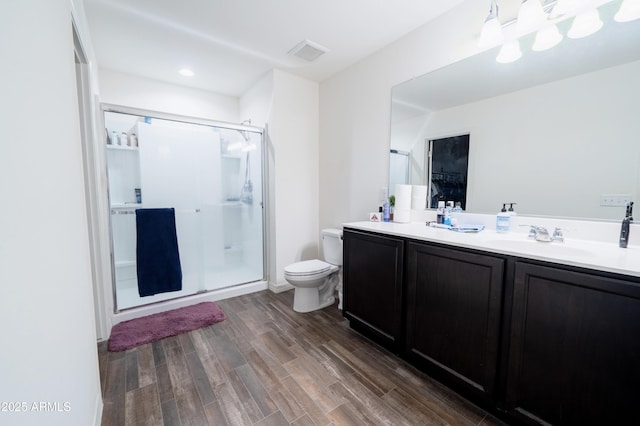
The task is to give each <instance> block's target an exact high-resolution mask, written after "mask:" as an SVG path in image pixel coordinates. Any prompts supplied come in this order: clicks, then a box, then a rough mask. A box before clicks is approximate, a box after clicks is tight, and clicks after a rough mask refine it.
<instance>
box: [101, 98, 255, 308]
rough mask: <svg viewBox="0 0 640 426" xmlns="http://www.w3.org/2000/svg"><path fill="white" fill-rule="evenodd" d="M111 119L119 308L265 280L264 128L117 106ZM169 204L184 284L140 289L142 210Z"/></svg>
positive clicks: (107, 119) (113, 227) (111, 187)
mask: <svg viewBox="0 0 640 426" xmlns="http://www.w3.org/2000/svg"><path fill="white" fill-rule="evenodd" d="M105 124H106V127H107V135H110V136H111V137H110V138H109V139H108V143H107V166H108V176H109V194H110V203H111V218H112V220H111V239H112V247H113V259H114V265H113V266H114V272H115V274H114V293H115V298H116V305H117V308H116V310H122V309H128V308H132V307H136V306H141V305H145V304H149V303H154V302H158V301H163V300H168V299H174V298H177V297H183V296H188V295H192V294H195V293H200V292H206V291H212V290H217V289H221V288H228V287H231V286H235V285H240V284H244V283H248V282H254V281H260V280H263V279H264V275H265V274H264V264H265V262H264V211H265V210H264V203H263V161H262V155H263V149H262V140H263V138H262V131H261V129H257V128H254V127H250V126H233V125H230V126H227V125H221V124H217V123H211V124H209V123H206V122H197V123H192V122H187V121H184V120H182V121H179V120H177V119H173V118H172V119H166V118H165V117H163V118H155V117H149V116H143V115H140V114H130V113H126V112H122V111H113V110H111V111H105ZM115 135H120V137H119V138H116V136H115ZM123 142H124V144H123ZM166 208H171V209H173V211H174V214H175V232H176V235H177V244H178V252H179V258H180V259H179V261H180V266H181V270H182V289H181V290H179V291H170V292H160V293H157V294H154V295H152V296H140V295H139V294H138V287H137V286H138V284H137V283H138V280H137V278H138V277H137V273H138V271H137V259H136V256H137V253H136V242H137V241H136V239H137V238H138V236H137V233H136V220H135V218H136V211H137V210H138V209H166Z"/></svg>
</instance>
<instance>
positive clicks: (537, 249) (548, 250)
mask: <svg viewBox="0 0 640 426" xmlns="http://www.w3.org/2000/svg"><path fill="white" fill-rule="evenodd" d="M487 243H488V244H491V245H492V246H494V247H496V248H503V249H505V250H513V251H522V252H526V253H527V254H534V253H535V254H541V255H549V256H563V255H565V256H594V255H595V253H593V252H592V251H590V250H585V249H581V248H578V247H572V246H567V245H566V244H565V243H554V242H549V243H547V242H540V241H535V240H531V239H526V240H490V241H487Z"/></svg>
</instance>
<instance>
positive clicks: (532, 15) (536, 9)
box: [516, 0, 547, 34]
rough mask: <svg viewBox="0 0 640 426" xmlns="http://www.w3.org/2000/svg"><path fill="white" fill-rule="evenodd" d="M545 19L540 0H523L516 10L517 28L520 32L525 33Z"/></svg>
mask: <svg viewBox="0 0 640 426" xmlns="http://www.w3.org/2000/svg"><path fill="white" fill-rule="evenodd" d="M546 19H547V15H546V14H545V13H544V10H543V9H542V4H541V3H540V0H523V2H522V4H521V5H520V10H519V11H518V21H517V24H516V25H517V28H518V32H519V33H520V34H527V33H529V32H531V31H533V30H535V29H538V28H540V26H541V25H542V23H543V22H544V21H545V20H546Z"/></svg>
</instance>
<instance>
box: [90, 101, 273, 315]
mask: <svg viewBox="0 0 640 426" xmlns="http://www.w3.org/2000/svg"><path fill="white" fill-rule="evenodd" d="M108 112H111V113H116V114H128V115H137V116H139V117H149V118H152V119H153V118H156V119H161V120H167V121H174V122H178V123H186V124H196V125H202V126H210V127H218V128H223V129H228V130H236V131H238V132H241V134H242V132H244V131H248V132H252V133H258V134H260V144H261V152H260V163H261V169H262V179H261V180H262V182H261V183H262V185H261V190H262V203H261V206H260V207H261V211H262V280H263V281H266V280H268V269H267V268H268V254H267V236H268V229H267V224H268V223H269V221H268V218H267V215H268V211H269V210H268V205H269V199H268V195H269V193H268V186H267V185H268V180H269V177H268V170H267V164H268V162H267V159H266V155H267V149H266V148H267V147H266V140H267V137H266V132H267V131H266V128H262V127H256V126H251V125H247V124H243V123H244V122H243V123H241V124H236V123H229V122H224V121H217V120H207V119H202V118H196V117H190V116H183V115H179V114H171V113H165V112H160V111H153V110H147V109H142V108H134V107H127V106H123V105H117V104H109V103H100V120H99V121H100V125H101V127H100V128H101V129H105V113H108ZM101 134H102V139H103V147H106V146H107V134H106V132H104V131H101ZM105 149H106V148H105ZM104 166H105V174H106V182H107V184H106V196H107V204H108V207H109V210H110V211H111V194H110V187H109V184H108V182H109V167H108V163H107V161H106V152H105V162H104ZM110 211H109V214H108V217H109V247H110V263H111V264H110V268H111V291H112V297H113V313H114V314H119V313H122V312H125V311H129V310H133V309H138V308H142V307H145V306H151V305H160V304H163V303H167V302H169V301H174V300H179V299H184V298H188V297H192V296H194V295H196V294H197V295H201V294H204V293H211V292H216V291H220V290H224V289H229V288H232V287H237V286H241V285H244V284H246V283H238V284H234V285H231V286H228V287H224V288H221V289H213V290H207V289H205V290H199V291H197V292H196V293H194V294H189V295H181V296H177V297H175V298H167V299H164V300H161V301H156V302H150V303H148V304H142V305H137V306H133V307H128V308H123V309H119V308H118V297H117V289H116V270H115V269H116V266H115V252H114V241H113V224H112V218H111V216H112V215H111V212H110Z"/></svg>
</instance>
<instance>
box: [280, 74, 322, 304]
mask: <svg viewBox="0 0 640 426" xmlns="http://www.w3.org/2000/svg"><path fill="white" fill-rule="evenodd" d="M318 93H319V87H318V84H317V83H315V82H312V81H309V80H306V79H303V78H300V77H296V76H293V75H291V74H288V73H285V72H283V71H279V70H274V72H273V98H272V105H271V111H270V114H269V118H268V125H269V138H270V147H269V153H270V155H271V156H272V158H271V160H270V161H272V162H273V167H272V169H271V170H270V173H272V174H273V176H271V177H270V179H272V180H273V185H274V187H273V188H274V193H273V194H272V199H271V200H270V201H271V202H272V203H273V206H274V208H275V211H274V212H273V226H274V227H273V229H272V231H273V233H272V238H275V255H276V258H275V259H271V262H272V267H273V269H272V270H271V276H270V279H269V281H270V283H269V284H270V287H271V288H272V289H273V290H275V291H278V289H277V286H282V285H283V284H284V285H285V286H286V287H288V286H287V285H286V283H285V280H284V268H285V266H287V265H288V264H290V263H293V262H297V261H300V260H308V259H313V258H316V257H317V256H318V252H319V250H318V241H319V226H318V217H319V213H318V212H319V206H318V185H319V170H318V153H319V146H318V143H319V139H318V130H319V111H318V105H319V98H318ZM272 244H273V242H272ZM274 269H275V270H274ZM274 286H275V287H274Z"/></svg>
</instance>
